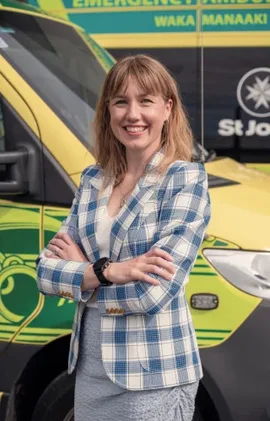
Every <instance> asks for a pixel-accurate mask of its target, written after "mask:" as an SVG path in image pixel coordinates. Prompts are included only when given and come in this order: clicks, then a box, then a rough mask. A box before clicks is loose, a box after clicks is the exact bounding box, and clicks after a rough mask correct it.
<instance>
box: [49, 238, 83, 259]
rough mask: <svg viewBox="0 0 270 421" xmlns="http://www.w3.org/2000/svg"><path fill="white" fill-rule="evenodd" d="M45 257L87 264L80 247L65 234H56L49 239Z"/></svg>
mask: <svg viewBox="0 0 270 421" xmlns="http://www.w3.org/2000/svg"><path fill="white" fill-rule="evenodd" d="M47 248H48V249H49V250H50V251H46V253H45V256H46V257H50V258H52V259H63V260H72V261H73V262H88V259H87V258H86V257H85V255H84V254H83V252H82V251H81V249H80V247H79V246H78V245H77V244H76V243H75V242H74V241H73V240H72V238H71V237H70V236H69V235H68V234H66V233H61V232H60V233H58V234H56V235H55V237H53V238H52V239H51V241H50V242H49V245H48V246H47Z"/></svg>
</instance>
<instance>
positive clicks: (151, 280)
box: [141, 273, 160, 286]
mask: <svg viewBox="0 0 270 421" xmlns="http://www.w3.org/2000/svg"><path fill="white" fill-rule="evenodd" d="M141 281H142V282H147V283H148V284H151V285H154V286H158V285H160V282H159V281H158V280H157V279H155V278H151V276H149V275H147V274H146V273H144V274H143V277H142V279H141Z"/></svg>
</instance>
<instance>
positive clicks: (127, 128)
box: [126, 126, 145, 133]
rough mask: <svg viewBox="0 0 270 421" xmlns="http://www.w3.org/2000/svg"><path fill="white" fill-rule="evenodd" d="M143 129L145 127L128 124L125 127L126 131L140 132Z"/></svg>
mask: <svg viewBox="0 0 270 421" xmlns="http://www.w3.org/2000/svg"><path fill="white" fill-rule="evenodd" d="M144 129H145V127H132V126H128V127H126V130H127V131H128V132H134V133H135V132H142V131H143V130H144Z"/></svg>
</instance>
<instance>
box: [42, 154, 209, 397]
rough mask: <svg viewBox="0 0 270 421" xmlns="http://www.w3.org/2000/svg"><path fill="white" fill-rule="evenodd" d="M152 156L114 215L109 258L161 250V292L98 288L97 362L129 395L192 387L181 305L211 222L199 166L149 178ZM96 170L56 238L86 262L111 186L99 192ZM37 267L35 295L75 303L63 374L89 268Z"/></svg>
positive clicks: (74, 352)
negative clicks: (167, 266) (168, 270)
mask: <svg viewBox="0 0 270 421" xmlns="http://www.w3.org/2000/svg"><path fill="white" fill-rule="evenodd" d="M162 156H163V155H162V152H158V153H157V154H156V155H155V156H154V157H153V159H152V160H151V162H150V163H149V165H148V167H147V171H146V175H145V176H143V177H142V178H141V179H140V180H139V182H138V183H137V185H136V186H135V188H134V190H133V192H132V194H131V196H130V198H129V200H128V203H127V204H126V205H125V206H124V207H123V208H122V209H121V210H120V213H119V214H118V216H117V217H116V219H115V221H114V223H113V226H112V231H111V240H110V256H109V257H110V258H111V259H112V261H114V262H119V261H120V262H121V261H125V260H128V259H132V258H134V257H137V256H139V255H141V254H143V253H146V252H147V251H148V250H149V249H151V248H152V247H154V246H156V247H161V248H162V249H164V250H166V251H167V252H169V253H170V254H171V256H172V257H173V259H174V263H175V265H176V267H177V271H176V273H175V275H174V277H173V279H172V281H170V282H168V281H165V280H164V279H162V278H161V277H160V276H158V275H153V276H156V278H158V279H159V280H160V286H153V285H150V284H148V283H145V282H131V283H127V284H125V285H115V284H114V285H112V286H109V287H100V288H99V292H98V298H97V300H98V309H99V312H100V313H101V315H102V318H101V320H102V321H101V338H102V360H103V364H104V367H105V370H106V372H107V375H108V376H109V377H110V378H111V380H112V381H113V382H115V383H116V384H118V385H120V386H121V387H123V388H126V389H130V390H144V389H155V388H163V387H173V386H176V385H182V384H187V383H192V382H195V381H196V380H198V379H200V378H201V376H202V368H201V363H200V357H199V353H198V347H197V343H196V337H195V332H194V328H193V324H192V320H191V315H190V312H189V308H188V305H187V302H186V298H185V284H186V283H187V281H188V278H189V272H190V270H191V269H192V266H193V264H194V261H195V259H196V255H197V252H198V249H199V247H200V245H201V242H202V239H203V236H204V231H205V229H206V227H207V225H208V222H209V219H210V204H209V195H208V186H207V175H206V172H205V170H204V167H203V166H202V165H201V164H198V163H190V162H184V161H176V162H174V163H173V164H172V165H171V166H170V167H169V168H168V170H167V172H166V174H165V175H163V176H157V175H156V172H155V171H154V170H155V168H156V167H157V165H158V163H159V162H160V160H161V158H162ZM102 183H103V171H102V170H101V168H100V167H99V166H98V165H96V166H90V167H88V168H86V169H85V170H84V171H83V173H82V177H81V184H80V187H79V189H78V191H77V193H76V195H75V199H74V201H73V204H72V207H71V210H70V214H69V216H68V217H67V219H66V220H65V221H64V222H63V224H62V227H61V229H60V231H61V232H67V233H68V234H69V235H70V236H71V237H72V238H73V240H74V241H75V242H76V243H77V244H78V245H79V246H80V247H81V249H82V250H83V252H84V253H85V255H86V256H87V258H88V259H89V261H90V262H95V261H96V260H98V259H99V250H98V247H97V243H96V235H95V233H96V224H97V221H98V220H99V218H100V215H101V214H102V212H100V210H101V211H103V209H102V208H103V207H104V206H106V204H107V202H108V199H109V197H110V194H111V191H112V187H111V186H108V187H107V188H106V189H103V190H102V189H101V187H102ZM45 251H46V249H44V250H43V251H42V253H41V254H40V258H39V263H38V267H37V282H38V288H39V290H40V292H41V293H43V294H49V295H58V296H64V297H68V298H71V299H73V300H75V301H77V302H78V305H77V310H76V313H75V318H74V324H73V331H72V337H71V344H70V354H69V373H71V372H72V371H73V370H74V368H75V366H76V362H77V359H78V355H79V338H80V327H81V320H82V315H83V312H84V310H85V307H86V302H87V301H88V299H89V298H90V297H91V296H92V294H93V292H94V291H92V290H91V291H87V292H83V293H82V292H81V288H80V287H81V283H82V280H83V274H84V271H85V269H86V267H87V265H88V263H79V262H73V261H65V260H56V259H51V258H46V257H44V252H45Z"/></svg>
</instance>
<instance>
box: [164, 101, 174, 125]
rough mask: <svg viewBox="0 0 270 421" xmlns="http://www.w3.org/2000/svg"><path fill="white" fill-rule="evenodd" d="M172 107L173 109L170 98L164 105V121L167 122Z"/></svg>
mask: <svg viewBox="0 0 270 421" xmlns="http://www.w3.org/2000/svg"><path fill="white" fill-rule="evenodd" d="M172 107H173V100H172V99H171V98H170V99H169V100H168V101H167V102H166V104H165V109H166V120H168V118H169V117H170V114H171V110H172Z"/></svg>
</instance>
